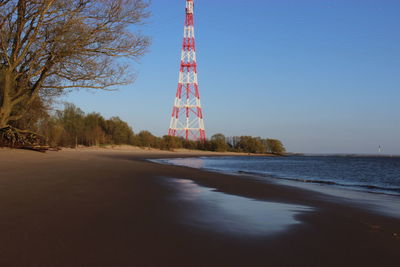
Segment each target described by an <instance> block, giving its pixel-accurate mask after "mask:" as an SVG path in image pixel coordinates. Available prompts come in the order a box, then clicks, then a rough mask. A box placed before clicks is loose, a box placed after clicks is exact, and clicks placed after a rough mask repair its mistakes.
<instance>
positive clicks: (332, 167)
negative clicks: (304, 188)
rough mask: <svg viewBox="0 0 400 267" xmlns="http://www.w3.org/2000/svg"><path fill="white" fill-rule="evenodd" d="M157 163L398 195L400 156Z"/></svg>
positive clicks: (188, 159) (220, 159)
mask: <svg viewBox="0 0 400 267" xmlns="http://www.w3.org/2000/svg"><path fill="white" fill-rule="evenodd" d="M158 162H162V163H167V164H174V165H181V166H187V167H192V168H200V169H207V170H213V171H219V172H225V173H230V174H248V175H249V174H250V175H254V176H257V177H258V179H261V180H262V179H263V178H264V179H271V178H274V179H281V180H292V181H297V182H302V183H315V184H325V185H332V186H336V187H344V188H349V189H355V190H359V191H366V192H372V193H383V194H390V195H397V196H400V157H363V156H288V157H262V156H260V157H259V156H245V157H200V158H176V159H162V160H158Z"/></svg>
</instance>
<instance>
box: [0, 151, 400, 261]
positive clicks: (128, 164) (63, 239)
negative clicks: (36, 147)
mask: <svg viewBox="0 0 400 267" xmlns="http://www.w3.org/2000/svg"><path fill="white" fill-rule="evenodd" d="M197 155H200V156H207V155H220V154H218V153H205V152H204V153H193V152H185V151H180V152H162V151H149V150H142V149H136V150H132V149H114V150H112V149H87V150H85V149H80V150H72V149H70V150H63V151H59V152H52V151H49V152H47V153H38V152H33V151H25V150H9V149H3V150H0V192H1V193H0V211H1V212H0V240H1V242H0V266H399V262H400V219H398V218H395V217H390V216H385V215H382V214H379V213H377V212H374V211H373V210H368V209H366V208H364V207H358V206H357V205H348V203H346V202H344V201H341V200H340V198H337V197H334V196H329V195H324V194H322V193H318V192H315V191H307V190H305V189H300V188H296V187H292V186H285V185H281V184H276V183H272V182H271V183H261V182H259V181H256V180H254V179H247V178H246V177H244V176H243V177H241V176H232V175H226V174H220V173H213V172H207V171H202V170H198V169H191V168H186V167H179V166H172V165H161V164H158V163H154V162H149V161H147V160H146V159H149V158H166V157H185V156H197ZM212 189H214V190H212ZM202 192H203V193H204V192H205V193H204V194H202ZM193 196H198V198H193ZM224 199H225V200H224ZM219 200H220V201H228V202H229V201H230V200H231V201H232V203H236V202H235V201H237V203H247V202H248V203H247V204H246V205H247V206H243V208H242V211H244V210H246V212H248V213H243V214H254V216H258V215H259V213H260V212H258V210H257V209H259V208H260V205H261V206H262V204H263V203H265V205H270V206H269V208H270V210H271V212H270V214H268V212H267V214H262V216H264V217H262V218H268V217H270V218H271V222H269V221H268V219H266V223H270V225H271V229H259V228H260V227H259V225H260V222H251V220H250V219H251V218H241V217H240V216H238V217H237V221H236V222H235V221H234V219H232V218H231V217H225V218H221V214H219V212H218V210H219V209H218V208H220V207H214V206H213V205H215V204H216V203H214V202H218V201H219ZM246 201H247V202H246ZM268 203H269V204H268ZM271 203H273V204H271ZM252 204H254V210H253V213H251V212H252V210H251V209H252V206H251V205H252ZM271 205H272V206H271ZM279 205H281V207H282V208H281V209H279V207H280V206H279ZM231 208H234V209H235V212H238V211H237V210H239V212H240V207H238V206H237V205H236V206H235V205H232V206H231ZM274 208H275V209H276V211H275V212H277V213H275V212H274V211H273V210H274ZM283 211H286V213H285V214H281V215H279V216H281V217H279V218H282V219H281V220H279V221H274V218H275V215H276V216H278V212H283ZM279 214H280V213H279ZM239 215H240V214H239ZM285 216H286V217H285ZM243 217H246V216H243ZM250 217H251V216H250ZM285 218H286V219H285ZM267 221H268V222H267ZM261 224H262V222H261ZM256 226H257V227H256ZM261 226H262V225H261ZM263 231H264V232H263Z"/></svg>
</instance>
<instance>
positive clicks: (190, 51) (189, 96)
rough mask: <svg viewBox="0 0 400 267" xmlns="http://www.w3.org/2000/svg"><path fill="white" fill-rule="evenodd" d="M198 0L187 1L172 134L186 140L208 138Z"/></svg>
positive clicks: (171, 125)
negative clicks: (197, 27) (199, 69)
mask: <svg viewBox="0 0 400 267" xmlns="http://www.w3.org/2000/svg"><path fill="white" fill-rule="evenodd" d="M193 8H194V0H186V19H185V27H184V33H183V45H182V55H181V67H180V72H179V83H178V89H177V91H176V97H175V102H174V107H173V109H172V118H171V123H170V126H169V131H168V135H171V136H180V137H184V138H185V139H186V140H199V141H204V140H205V139H206V133H205V131H204V121H203V112H202V109H201V104H200V95H199V86H198V83H197V64H196V46H195V39H194V20H193Z"/></svg>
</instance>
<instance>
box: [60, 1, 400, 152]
mask: <svg viewBox="0 0 400 267" xmlns="http://www.w3.org/2000/svg"><path fill="white" fill-rule="evenodd" d="M152 2H153V3H152V7H151V10H152V13H153V15H152V17H151V18H150V19H149V24H148V25H146V26H144V27H143V28H142V31H143V32H144V33H145V34H147V35H149V36H151V37H152V39H153V44H152V46H151V48H150V51H149V53H148V54H146V55H145V56H144V57H143V58H142V60H141V62H140V64H139V65H138V66H137V67H136V69H137V71H138V78H137V80H136V82H135V83H134V84H133V85H130V86H127V87H121V88H120V90H119V91H118V92H96V93H93V92H87V91H80V92H76V93H72V94H70V95H69V96H67V97H64V98H63V100H66V101H70V102H73V103H75V104H76V105H78V106H79V107H81V108H82V109H83V110H84V111H86V112H90V111H98V112H100V113H102V114H103V115H104V116H106V117H110V116H120V117H121V118H122V119H123V120H126V121H127V122H129V123H130V124H131V126H132V127H133V129H134V131H135V132H138V131H140V130H143V129H147V130H150V131H151V132H153V133H154V134H156V135H164V134H166V133H167V130H168V126H169V120H170V115H171V109H172V104H173V99H174V95H175V90H176V85H177V80H178V69H179V59H180V52H181V51H180V50H181V42H182V32H183V20H184V2H185V1H184V0H153V1H152ZM195 3H196V4H195V31H196V42H197V59H198V71H199V86H200V94H201V97H202V98H201V100H202V105H203V108H204V116H205V126H206V132H207V135H208V136H209V137H210V136H211V135H212V134H214V133H218V132H222V133H224V134H225V135H228V136H231V135H253V136H261V137H270V138H278V139H280V140H282V141H283V143H284V144H285V145H286V147H287V149H288V150H289V151H293V152H311V153H375V152H377V150H378V145H382V146H383V149H384V152H385V153H388V154H400V103H399V102H400V16H399V12H400V1H398V0H379V1H378V0H301V1H300V0H253V1H245V0H196V1H195Z"/></svg>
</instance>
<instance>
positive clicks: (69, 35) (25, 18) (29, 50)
mask: <svg viewBox="0 0 400 267" xmlns="http://www.w3.org/2000/svg"><path fill="white" fill-rule="evenodd" d="M147 8H148V2H147V1H146V0H96V1H90V0H0V129H1V128H3V127H6V126H7V125H8V124H9V123H10V122H11V121H16V120H18V119H20V118H21V117H22V116H23V113H24V112H25V111H26V110H27V109H26V108H27V107H29V106H30V105H31V104H32V103H34V102H35V99H37V98H41V99H44V98H45V97H51V96H55V95H59V94H61V93H63V92H65V91H69V90H71V89H74V88H92V89H112V88H113V87H115V86H116V85H121V84H127V83H130V82H132V81H133V78H134V77H133V75H132V73H133V72H130V71H128V70H129V68H128V64H127V63H128V61H127V60H125V59H120V58H121V57H123V58H130V59H133V60H136V59H138V58H139V57H140V56H142V55H143V54H144V53H145V51H146V49H147V47H148V45H149V39H148V38H147V37H145V36H143V35H141V34H140V32H138V31H137V30H136V27H137V26H140V25H141V23H142V21H143V19H144V18H146V17H147V16H148V15H149V14H148V11H147Z"/></svg>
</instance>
